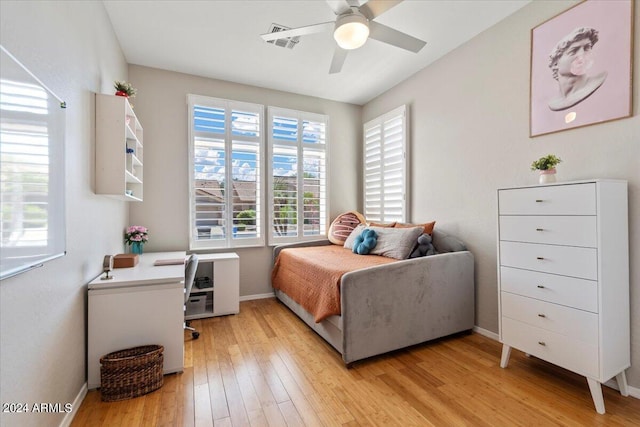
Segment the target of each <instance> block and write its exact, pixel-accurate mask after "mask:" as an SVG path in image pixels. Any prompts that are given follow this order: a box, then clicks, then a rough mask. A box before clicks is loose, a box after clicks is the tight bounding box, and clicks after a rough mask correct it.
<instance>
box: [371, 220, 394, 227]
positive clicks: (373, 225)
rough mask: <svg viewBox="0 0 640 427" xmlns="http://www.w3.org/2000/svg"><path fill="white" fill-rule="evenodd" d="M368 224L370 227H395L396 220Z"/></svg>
mask: <svg viewBox="0 0 640 427" xmlns="http://www.w3.org/2000/svg"><path fill="white" fill-rule="evenodd" d="M369 225H370V226H371V227H395V226H396V222H395V221H393V222H370V223H369Z"/></svg>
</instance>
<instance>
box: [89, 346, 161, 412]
mask: <svg viewBox="0 0 640 427" xmlns="http://www.w3.org/2000/svg"><path fill="white" fill-rule="evenodd" d="M163 351H164V347H163V346H161V345H145V346H140V347H134V348H128V349H126V350H119V351H114V352H113V353H109V354H107V355H106V356H102V357H101V358H100V394H101V395H102V400H103V401H104V402H113V401H115V400H123V399H131V398H133V397H138V396H142V395H143V394H147V393H150V392H152V391H154V390H157V389H159V388H160V387H162V382H163V376H162V365H163V360H164V356H163V354H162V352H163Z"/></svg>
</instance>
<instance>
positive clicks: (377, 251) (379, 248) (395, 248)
mask: <svg viewBox="0 0 640 427" xmlns="http://www.w3.org/2000/svg"><path fill="white" fill-rule="evenodd" d="M367 228H370V229H372V230H373V231H375V232H376V234H377V235H378V243H377V244H376V246H375V247H374V248H373V249H371V251H370V252H369V254H371V255H382V256H386V257H389V258H395V259H407V258H409V255H411V251H412V250H413V248H414V247H415V245H416V242H417V241H418V237H419V236H420V235H421V234H422V233H423V232H424V227H410V228H389V227H367ZM356 230H357V228H356ZM356 230H353V233H351V234H352V235H353V234H355V233H356ZM360 233H362V230H361V231H360ZM360 233H358V234H360ZM356 236H357V234H356ZM349 237H351V236H349ZM354 240H355V236H354ZM351 244H352V245H353V242H352V243H351ZM345 247H346V243H345Z"/></svg>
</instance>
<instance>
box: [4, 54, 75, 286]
mask: <svg viewBox="0 0 640 427" xmlns="http://www.w3.org/2000/svg"><path fill="white" fill-rule="evenodd" d="M3 58H7V57H6V56H4V55H3ZM3 60H4V59H3ZM4 65H6V66H7V67H9V65H10V64H4ZM9 75H11V76H12V77H17V78H16V80H11V79H9V78H8V77H7V78H5V77H3V78H2V79H1V81H0V115H1V116H2V120H1V124H0V172H1V173H0V186H1V191H0V193H1V194H2V197H0V206H1V211H2V215H1V227H0V229H1V230H2V232H1V238H0V252H1V253H2V257H1V258H2V260H1V261H0V262H1V263H2V269H1V275H0V278H6V277H10V276H12V275H14V274H17V273H19V272H21V271H24V270H25V269H28V268H31V267H33V266H36V265H38V264H42V263H43V262H44V261H48V260H50V259H53V258H57V257H59V256H62V255H64V253H65V252H64V247H65V218H64V167H63V166H62V165H64V152H63V144H64V126H63V125H64V110H61V105H60V102H59V100H58V99H57V98H55V97H54V96H52V94H50V93H49V92H47V90H45V88H44V87H43V86H42V85H41V84H39V82H36V83H28V82H26V80H28V81H31V80H35V78H33V77H32V76H30V77H29V78H28V79H22V78H20V76H21V74H19V73H17V75H16V76H13V75H12V74H10V73H8V76H9ZM52 166H53V167H52Z"/></svg>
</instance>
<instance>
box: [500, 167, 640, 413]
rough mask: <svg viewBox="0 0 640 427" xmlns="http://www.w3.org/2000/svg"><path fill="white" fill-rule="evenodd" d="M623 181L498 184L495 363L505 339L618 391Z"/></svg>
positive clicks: (599, 405) (624, 323)
mask: <svg viewBox="0 0 640 427" xmlns="http://www.w3.org/2000/svg"><path fill="white" fill-rule="evenodd" d="M627 209H628V208H627V182H626V181H619V180H599V179H596V180H589V181H577V182H568V183H557V184H551V185H539V186H531V187H522V188H505V189H500V190H498V280H499V283H498V285H499V308H500V341H501V342H502V343H503V350H502V360H501V363H500V366H501V367H503V368H505V367H506V366H507V364H508V361H509V355H510V352H511V348H512V347H513V348H517V349H519V350H521V351H524V352H526V353H528V354H531V355H533V356H536V357H539V358H541V359H544V360H547V361H549V362H551V363H554V364H556V365H558V366H561V367H563V368H565V369H569V370H571V371H573V372H576V373H578V374H580V375H584V376H585V377H587V382H588V384H589V388H590V390H591V394H592V397H593V401H594V405H595V407H596V410H597V412H598V413H604V412H605V408H604V399H603V397H602V390H601V387H600V384H601V383H602V382H605V381H608V380H609V379H611V378H612V377H614V376H615V377H616V379H617V380H618V384H619V386H620V391H621V393H622V394H623V395H627V394H628V392H627V385H626V377H625V373H624V370H625V369H626V368H628V367H629V366H630V331H629V321H630V319H629V252H628V239H629V237H628V225H627V224H628V218H627Z"/></svg>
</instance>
